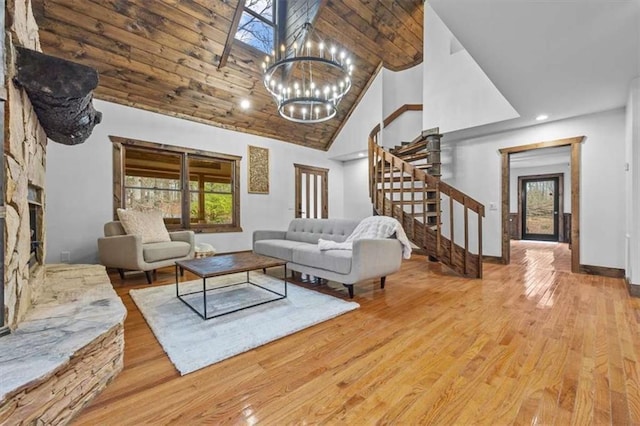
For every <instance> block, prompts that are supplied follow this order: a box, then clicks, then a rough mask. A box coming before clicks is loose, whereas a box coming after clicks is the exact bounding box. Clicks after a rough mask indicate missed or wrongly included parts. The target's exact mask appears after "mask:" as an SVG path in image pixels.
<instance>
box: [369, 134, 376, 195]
mask: <svg viewBox="0 0 640 426" xmlns="http://www.w3.org/2000/svg"><path fill="white" fill-rule="evenodd" d="M373 144H374V140H373V139H372V138H371V137H369V146H368V148H369V149H368V155H369V156H368V158H367V160H368V161H369V198H371V199H372V200H373V182H374V179H375V177H374V176H373ZM374 205H375V204H374Z"/></svg>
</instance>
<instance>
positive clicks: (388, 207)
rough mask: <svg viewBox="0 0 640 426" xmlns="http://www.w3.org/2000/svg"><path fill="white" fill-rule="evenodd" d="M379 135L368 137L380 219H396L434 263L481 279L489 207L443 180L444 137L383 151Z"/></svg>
mask: <svg viewBox="0 0 640 426" xmlns="http://www.w3.org/2000/svg"><path fill="white" fill-rule="evenodd" d="M401 109H402V108H401ZM405 110H407V109H405ZM400 114H401V113H400ZM400 114H398V113H397V112H395V113H394V114H392V115H390V117H394V119H395V118H397V117H398V116H400ZM388 124H389V121H387V120H385V122H384V125H385V126H387V125H388ZM380 131H381V127H380V125H377V126H376V127H375V128H374V129H373V130H372V131H371V133H370V134H369V189H370V196H371V199H372V202H373V207H374V210H375V211H376V213H377V214H380V215H385V216H391V217H394V218H396V219H397V220H398V221H399V222H400V223H401V224H402V226H403V228H404V230H405V232H406V233H407V236H408V237H409V239H410V240H411V242H412V243H413V244H415V245H416V246H418V247H419V248H420V249H422V250H424V251H425V252H426V254H427V255H428V256H429V257H430V258H432V259H433V260H435V259H437V260H439V261H440V262H442V263H443V264H445V265H447V266H448V267H449V268H451V269H453V270H454V271H455V272H457V273H459V274H460V275H463V276H465V277H469V278H481V277H482V218H483V217H484V206H483V205H482V204H481V203H479V202H478V201H476V200H474V199H473V198H472V197H470V196H468V195H466V194H464V193H462V192H461V191H459V190H457V189H456V188H454V187H452V186H450V185H448V184H447V183H445V182H442V181H441V180H440V175H441V163H440V138H441V136H442V135H440V134H438V133H437V132H435V133H434V132H432V131H424V132H422V133H421V134H420V135H419V136H418V137H417V138H415V139H414V140H413V141H411V142H406V143H403V144H402V145H400V146H396V147H395V148H393V149H391V150H388V151H387V150H385V149H384V148H383V147H381V146H379V145H378V138H379V134H380ZM474 216H475V217H476V220H475V221H474V220H473V219H474ZM474 222H475V223H477V225H476V226H474V225H473V223H474ZM470 226H471V227H472V228H473V229H471V232H470V229H469V228H470ZM472 238H474V239H476V240H477V247H476V249H475V250H473V249H472V248H471V247H470V240H471V239H472ZM474 246H475V245H474Z"/></svg>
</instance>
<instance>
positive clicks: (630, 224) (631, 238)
mask: <svg viewBox="0 0 640 426" xmlns="http://www.w3.org/2000/svg"><path fill="white" fill-rule="evenodd" d="M626 112H627V114H626V129H625V130H626V135H625V136H626V138H625V161H626V163H627V165H628V169H629V170H628V171H627V173H626V176H625V187H626V190H625V193H626V197H625V198H626V201H627V202H626V209H625V211H626V214H627V220H626V224H625V225H626V234H625V236H626V239H627V240H626V245H625V254H626V256H625V270H626V276H627V279H628V280H629V282H630V283H631V284H635V285H640V77H638V78H636V79H634V80H633V81H632V82H631V86H630V90H629V100H628V102H627V110H626Z"/></svg>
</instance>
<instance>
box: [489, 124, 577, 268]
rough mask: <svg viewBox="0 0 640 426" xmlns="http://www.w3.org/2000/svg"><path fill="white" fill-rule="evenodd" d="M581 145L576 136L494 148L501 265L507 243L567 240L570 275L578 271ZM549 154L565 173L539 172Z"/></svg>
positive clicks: (505, 258)
mask: <svg viewBox="0 0 640 426" xmlns="http://www.w3.org/2000/svg"><path fill="white" fill-rule="evenodd" d="M583 141H584V136H577V137H574V138H566V139H558V140H554V141H545V142H538V143H533V144H529V145H522V146H516V147H510V148H503V149H501V150H500V154H501V155H502V256H501V260H502V263H504V264H509V263H510V261H511V247H512V245H511V240H512V239H513V240H520V239H523V240H529V241H556V242H560V243H563V242H568V243H569V244H570V245H569V247H570V248H571V250H570V252H571V271H572V272H574V273H579V272H580V169H581V161H580V148H581V144H582V142H583ZM551 148H554V149H551ZM556 148H557V151H556V150H555V149H556ZM559 153H560V154H559ZM562 154H564V157H562ZM549 156H552V157H556V158H562V161H561V162H564V166H565V167H566V170H564V171H559V172H556V173H545V172H549V168H548V167H547V168H545V167H544V166H548V164H547V165H544V164H542V163H541V161H543V160H542V159H543V158H544V157H549ZM512 169H513V170H512ZM516 169H519V170H516ZM516 176H517V177H518V179H516ZM516 192H517V193H518V195H517V196H515V193H516ZM527 203H528V206H527ZM565 210H566V211H565ZM566 213H570V214H569V215H568V216H567V214H566Z"/></svg>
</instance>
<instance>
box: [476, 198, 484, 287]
mask: <svg viewBox="0 0 640 426" xmlns="http://www.w3.org/2000/svg"><path fill="white" fill-rule="evenodd" d="M477 213H478V272H477V276H478V278H482V218H483V217H484V206H480V208H479V209H478V212H477Z"/></svg>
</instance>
